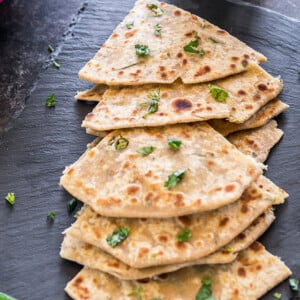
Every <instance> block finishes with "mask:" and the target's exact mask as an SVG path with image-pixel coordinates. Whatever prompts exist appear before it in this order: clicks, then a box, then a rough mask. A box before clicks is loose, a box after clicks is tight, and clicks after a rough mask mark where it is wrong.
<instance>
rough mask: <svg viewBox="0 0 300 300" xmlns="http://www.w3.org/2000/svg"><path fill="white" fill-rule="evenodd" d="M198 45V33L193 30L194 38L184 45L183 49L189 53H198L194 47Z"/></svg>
mask: <svg viewBox="0 0 300 300" xmlns="http://www.w3.org/2000/svg"><path fill="white" fill-rule="evenodd" d="M198 46H199V36H198V33H197V32H195V40H192V41H190V42H189V43H188V44H187V45H185V46H184V47H183V50H184V51H186V52H190V53H195V54H200V50H197V49H195V48H196V47H198ZM201 51H202V50H201ZM201 53H202V52H201Z"/></svg>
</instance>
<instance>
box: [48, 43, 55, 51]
mask: <svg viewBox="0 0 300 300" xmlns="http://www.w3.org/2000/svg"><path fill="white" fill-rule="evenodd" d="M48 51H49V52H50V53H52V52H54V48H53V47H52V46H51V45H50V44H48Z"/></svg>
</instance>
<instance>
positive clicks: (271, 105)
mask: <svg viewBox="0 0 300 300" xmlns="http://www.w3.org/2000/svg"><path fill="white" fill-rule="evenodd" d="M288 108H289V105H287V104H286V103H284V102H282V101H280V100H279V99H277V98H276V99H273V100H272V101H270V102H268V103H267V104H266V105H265V106H263V107H262V108H261V109H260V110H259V111H257V112H256V113H255V114H254V115H253V116H252V117H251V118H250V119H248V120H247V121H246V122H244V123H242V124H235V123H231V122H229V121H227V120H224V119H223V120H210V121H209V124H210V125H211V126H212V127H213V128H214V129H215V130H217V131H218V132H220V133H221V134H223V135H224V136H227V135H229V134H230V133H233V132H236V131H241V130H245V129H252V128H257V127H261V126H263V125H265V124H266V123H267V122H269V121H270V120H271V119H273V118H274V117H276V116H278V115H279V114H281V113H282V112H284V111H285V110H287V109H288Z"/></svg>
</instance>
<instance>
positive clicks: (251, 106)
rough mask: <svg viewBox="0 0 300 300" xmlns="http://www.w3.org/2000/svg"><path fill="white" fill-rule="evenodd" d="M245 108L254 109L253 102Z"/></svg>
mask: <svg viewBox="0 0 300 300" xmlns="http://www.w3.org/2000/svg"><path fill="white" fill-rule="evenodd" d="M245 109H253V105H252V104H246V105H245Z"/></svg>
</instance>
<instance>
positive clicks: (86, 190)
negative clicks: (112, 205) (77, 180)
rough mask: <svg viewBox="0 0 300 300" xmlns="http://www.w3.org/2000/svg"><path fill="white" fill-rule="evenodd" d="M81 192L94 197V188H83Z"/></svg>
mask: <svg viewBox="0 0 300 300" xmlns="http://www.w3.org/2000/svg"><path fill="white" fill-rule="evenodd" d="M83 191H84V192H85V194H86V195H89V196H92V197H95V196H96V190H95V189H94V188H88V187H83Z"/></svg>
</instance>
